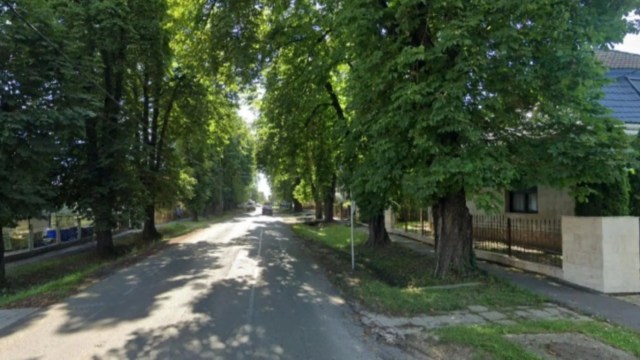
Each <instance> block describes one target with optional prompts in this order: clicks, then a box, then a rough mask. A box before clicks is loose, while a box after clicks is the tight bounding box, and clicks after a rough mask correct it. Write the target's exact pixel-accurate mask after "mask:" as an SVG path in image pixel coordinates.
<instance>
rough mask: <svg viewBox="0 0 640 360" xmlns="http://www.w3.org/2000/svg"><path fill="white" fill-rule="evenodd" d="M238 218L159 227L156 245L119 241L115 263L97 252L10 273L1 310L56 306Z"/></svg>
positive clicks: (134, 237) (1, 292)
mask: <svg viewBox="0 0 640 360" xmlns="http://www.w3.org/2000/svg"><path fill="white" fill-rule="evenodd" d="M235 215H236V214H235V213H230V214H227V215H224V216H222V217H217V218H215V219H202V220H200V221H180V222H173V223H169V224H166V225H161V226H158V231H160V233H161V234H162V235H163V239H162V241H156V242H153V243H145V242H142V241H141V240H140V235H139V234H137V233H136V234H129V235H126V236H123V237H119V238H116V239H114V245H115V246H116V253H117V254H118V256H116V257H114V258H111V259H103V258H100V257H98V256H97V255H96V254H95V253H94V252H93V251H87V252H82V253H78V254H70V255H62V256H60V257H56V258H52V259H46V260H43V261H41V262H37V263H31V264H24V265H19V266H16V267H13V268H10V269H7V282H8V284H9V286H8V287H7V288H5V289H0V308H18V307H39V306H46V305H49V304H52V303H55V302H57V301H59V300H61V299H64V298H66V297H68V296H69V295H71V294H73V293H74V292H76V291H77V290H78V289H79V288H81V287H82V286H83V285H85V284H88V283H89V282H91V281H92V280H95V279H99V278H100V277H103V276H105V275H106V274H108V273H110V272H112V271H114V270H116V269H118V268H121V267H123V266H127V265H130V264H132V263H134V262H136V261H139V260H140V259H143V258H144V257H146V256H148V255H150V254H153V253H155V252H157V251H159V250H161V249H162V248H163V247H164V246H166V245H167V241H168V240H170V239H172V238H175V237H177V236H180V235H184V234H187V233H189V232H192V231H194V230H197V229H201V228H204V227H207V226H208V225H210V224H212V223H216V222H221V221H225V220H227V219H230V218H233V216H235Z"/></svg>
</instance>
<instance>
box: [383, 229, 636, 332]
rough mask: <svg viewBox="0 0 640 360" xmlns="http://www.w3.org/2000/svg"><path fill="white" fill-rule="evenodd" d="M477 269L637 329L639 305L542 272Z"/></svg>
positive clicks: (400, 239) (422, 249) (409, 243)
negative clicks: (553, 277)
mask: <svg viewBox="0 0 640 360" xmlns="http://www.w3.org/2000/svg"><path fill="white" fill-rule="evenodd" d="M390 236H391V240H392V241H394V242H396V243H399V244H401V245H402V246H405V247H408V248H411V249H413V250H414V251H417V252H419V253H423V254H433V247H432V246H431V245H429V244H426V243H424V242H421V241H417V240H413V239H410V238H407V237H404V236H401V235H394V234H392V235H390ZM479 266H480V268H481V269H483V270H485V271H487V272H489V273H490V274H492V275H495V276H498V277H500V278H503V279H506V280H508V281H510V282H512V283H514V284H516V285H518V286H520V287H522V288H525V289H528V290H530V291H533V292H535V293H538V294H541V295H544V296H547V297H548V298H549V299H551V301H553V302H555V303H558V304H560V305H563V306H565V307H568V308H570V309H572V310H575V311H578V312H580V313H583V314H587V315H591V316H596V317H599V318H602V319H605V320H608V321H610V322H613V323H616V324H618V325H622V326H625V327H628V328H631V329H633V330H635V331H638V332H640V306H638V305H635V304H632V303H630V302H626V301H622V300H619V299H617V298H615V297H613V296H609V295H606V294H601V293H598V292H595V291H591V290H587V289H583V288H579V287H575V286H572V285H568V284H566V283H564V282H562V281H560V280H556V279H552V278H549V277H546V276H544V275H538V274H533V273H528V272H525V271H522V270H519V269H515V268H509V267H504V266H500V265H496V264H491V263H487V262H484V261H479Z"/></svg>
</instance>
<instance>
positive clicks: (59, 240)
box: [56, 214, 62, 244]
mask: <svg viewBox="0 0 640 360" xmlns="http://www.w3.org/2000/svg"><path fill="white" fill-rule="evenodd" d="M61 240H62V233H61V232H60V216H58V214H56V244H60V243H61Z"/></svg>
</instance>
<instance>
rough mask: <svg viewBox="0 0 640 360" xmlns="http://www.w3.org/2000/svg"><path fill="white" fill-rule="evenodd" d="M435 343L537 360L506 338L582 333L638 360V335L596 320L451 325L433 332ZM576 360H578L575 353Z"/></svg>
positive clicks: (510, 357) (491, 355) (494, 354)
mask: <svg viewBox="0 0 640 360" xmlns="http://www.w3.org/2000/svg"><path fill="white" fill-rule="evenodd" d="M435 333H436V334H437V335H438V338H439V340H438V342H440V343H445V344H458V345H470V346H472V347H473V348H475V349H477V350H479V352H480V353H482V354H486V355H489V358H491V359H539V357H538V356H536V355H534V354H532V353H531V352H529V351H526V350H525V349H524V348H522V347H521V346H519V345H517V344H516V343H514V342H512V341H509V340H508V338H507V337H506V335H519V334H546V333H550V334H563V333H574V334H583V335H586V336H589V337H591V338H593V339H596V340H599V341H601V342H602V343H605V344H608V345H611V346H613V347H615V348H618V349H620V350H624V351H626V352H628V353H630V354H633V355H634V356H636V357H638V358H640V334H638V333H636V332H633V331H631V330H627V329H624V328H621V327H619V326H614V325H610V324H607V323H604V322H599V321H580V322H574V321H561V320H556V321H526V322H521V323H518V324H516V325H484V326H453V327H446V328H442V329H439V330H436V332H435ZM576 356H578V357H577V358H580V356H579V355H578V354H576Z"/></svg>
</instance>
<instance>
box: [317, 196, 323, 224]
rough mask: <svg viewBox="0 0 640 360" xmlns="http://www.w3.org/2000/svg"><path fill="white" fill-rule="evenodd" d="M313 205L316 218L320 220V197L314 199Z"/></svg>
mask: <svg viewBox="0 0 640 360" xmlns="http://www.w3.org/2000/svg"><path fill="white" fill-rule="evenodd" d="M315 206H316V220H322V201H320V199H317V200H316V201H315Z"/></svg>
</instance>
